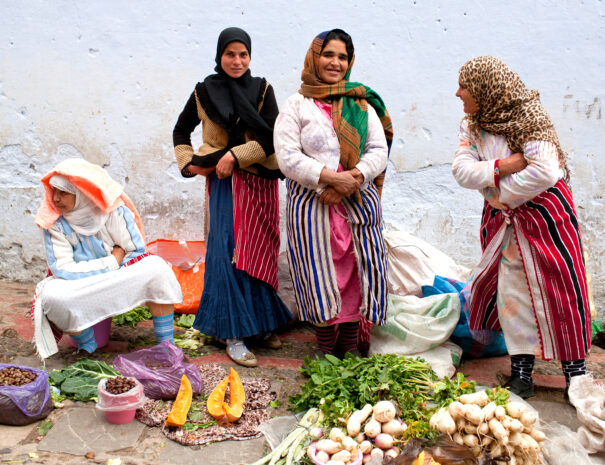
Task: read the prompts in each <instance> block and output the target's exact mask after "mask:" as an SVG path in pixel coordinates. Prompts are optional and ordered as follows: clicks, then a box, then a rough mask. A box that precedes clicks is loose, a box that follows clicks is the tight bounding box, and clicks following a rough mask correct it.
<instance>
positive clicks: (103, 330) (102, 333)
mask: <svg viewBox="0 0 605 465" xmlns="http://www.w3.org/2000/svg"><path fill="white" fill-rule="evenodd" d="M92 330H93V331H94V333H95V341H96V342H97V349H100V348H101V347H105V346H106V345H107V343H108V342H109V333H111V318H107V319H106V320H103V321H100V322H99V323H97V324H96V325H94V326H93V327H92ZM69 342H70V343H71V345H72V347H78V343H77V342H76V340H75V339H74V338H73V337H71V336H70V337H69Z"/></svg>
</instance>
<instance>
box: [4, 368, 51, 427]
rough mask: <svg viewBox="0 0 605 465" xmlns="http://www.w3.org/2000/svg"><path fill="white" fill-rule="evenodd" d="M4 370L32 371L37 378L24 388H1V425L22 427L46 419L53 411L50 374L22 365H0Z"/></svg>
mask: <svg viewBox="0 0 605 465" xmlns="http://www.w3.org/2000/svg"><path fill="white" fill-rule="evenodd" d="M2 368H19V369H20V370H23V371H32V372H34V373H35V374H36V375H37V377H36V379H35V380H33V381H32V382H31V383H27V384H24V385H23V386H6V385H3V386H0V423H1V424H3V425H12V426H22V425H29V424H30V423H33V422H34V421H38V420H41V419H42V418H46V417H47V416H48V414H49V413H50V412H51V410H52V409H53V403H52V400H51V398H50V386H49V385H48V372H46V371H44V370H37V369H35V368H31V367H26V366H22V365H8V364H4V363H0V370H1V369H2Z"/></svg>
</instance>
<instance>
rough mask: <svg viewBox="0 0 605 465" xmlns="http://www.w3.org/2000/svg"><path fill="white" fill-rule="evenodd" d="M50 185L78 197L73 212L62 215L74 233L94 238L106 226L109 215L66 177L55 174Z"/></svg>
mask: <svg viewBox="0 0 605 465" xmlns="http://www.w3.org/2000/svg"><path fill="white" fill-rule="evenodd" d="M49 183H50V185H51V186H53V187H54V188H55V189H59V190H60V191H63V192H69V193H70V194H74V195H75V196H76V203H75V205H74V208H73V210H72V211H70V212H67V213H63V214H62V216H63V218H65V219H66V220H67V222H68V223H69V225H70V226H71V227H72V228H73V229H74V231H75V232H77V233H78V234H82V235H83V236H94V235H95V234H96V233H98V232H99V229H101V228H102V227H103V226H104V225H105V223H106V221H107V217H108V216H109V214H107V213H103V211H102V210H101V209H100V208H99V207H97V206H96V205H95V204H94V202H93V201H92V200H90V199H89V198H88V197H86V195H84V194H83V193H82V192H81V191H80V189H78V188H77V187H76V186H74V185H73V184H72V182H71V181H70V180H69V179H67V178H66V177H65V176H61V175H60V174H55V175H54V176H53V177H52V178H50V180H49Z"/></svg>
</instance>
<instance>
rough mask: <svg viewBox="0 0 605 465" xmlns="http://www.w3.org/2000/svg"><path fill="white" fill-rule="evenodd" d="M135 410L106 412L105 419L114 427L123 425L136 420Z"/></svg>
mask: <svg viewBox="0 0 605 465" xmlns="http://www.w3.org/2000/svg"><path fill="white" fill-rule="evenodd" d="M136 412H137V411H136V409H135V410H120V411H117V412H108V411H106V412H105V419H106V420H107V421H108V422H109V423H112V424H114V425H123V424H125V423H130V422H131V421H132V420H134V414H135V413H136Z"/></svg>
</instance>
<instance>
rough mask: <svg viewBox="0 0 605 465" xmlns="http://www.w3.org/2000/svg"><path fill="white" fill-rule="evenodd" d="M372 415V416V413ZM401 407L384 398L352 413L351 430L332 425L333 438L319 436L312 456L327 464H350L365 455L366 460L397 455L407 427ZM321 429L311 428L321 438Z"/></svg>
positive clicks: (348, 422) (350, 418)
mask: <svg viewBox="0 0 605 465" xmlns="http://www.w3.org/2000/svg"><path fill="white" fill-rule="evenodd" d="M370 414H371V415H370ZM396 416H397V410H396V409H395V406H394V405H393V403H392V402H389V401H380V402H378V403H377V404H376V405H374V406H373V407H372V406H371V405H370V404H367V405H365V406H364V407H363V408H362V409H361V410H357V411H355V412H353V413H352V414H351V416H350V417H349V419H348V421H347V433H346V434H345V432H344V431H343V430H342V429H340V428H332V429H331V430H330V434H329V438H326V439H319V440H318V441H316V442H313V443H311V444H310V449H309V451H308V455H309V457H310V458H312V457H313V449H314V450H315V454H314V458H315V460H316V461H317V462H318V463H322V464H325V465H346V464H349V463H354V462H355V461H356V460H358V459H359V457H360V456H362V457H363V458H362V463H364V464H365V463H367V462H369V461H370V460H371V459H372V458H373V457H380V458H381V459H382V458H383V457H385V456H390V457H397V456H398V455H399V449H398V448H397V447H396V446H395V444H396V443H397V442H399V439H400V438H401V435H402V434H403V432H404V431H405V430H406V425H405V423H404V422H402V421H401V420H399V419H397V418H396ZM320 433H321V431H311V435H312V436H313V435H315V437H317V438H319V437H320V436H317V434H320Z"/></svg>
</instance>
